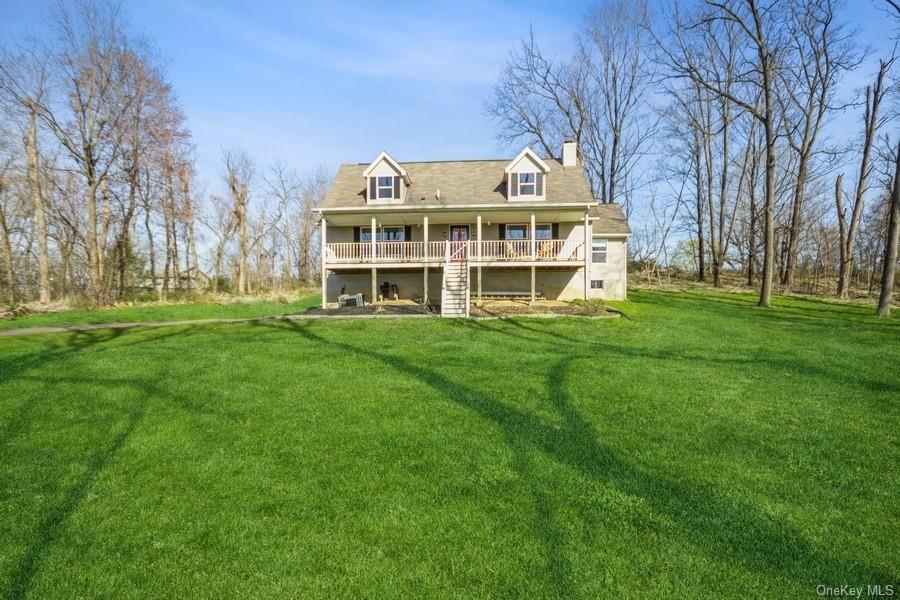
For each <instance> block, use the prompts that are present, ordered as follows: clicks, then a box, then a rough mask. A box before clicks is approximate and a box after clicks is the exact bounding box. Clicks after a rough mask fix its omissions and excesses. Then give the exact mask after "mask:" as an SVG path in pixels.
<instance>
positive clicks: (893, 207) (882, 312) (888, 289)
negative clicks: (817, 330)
mask: <svg viewBox="0 0 900 600" xmlns="http://www.w3.org/2000/svg"><path fill="white" fill-rule="evenodd" d="M898 12H900V9H898ZM886 237H887V239H886V240H885V245H884V260H883V262H882V272H881V293H880V294H879V296H878V311H877V315H878V316H879V317H889V316H891V302H892V301H893V298H894V278H895V274H896V272H897V256H898V247H900V143H898V144H897V152H896V154H895V155H894V180H893V182H892V184H891V192H890V204H889V206H888V230H887V236H886Z"/></svg>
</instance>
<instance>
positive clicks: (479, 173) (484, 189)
mask: <svg viewBox="0 0 900 600" xmlns="http://www.w3.org/2000/svg"><path fill="white" fill-rule="evenodd" d="M510 160H511V159H509V160H462V161H440V162H403V163H399V164H400V165H401V166H402V167H403V168H404V169H406V172H407V174H408V175H409V178H410V181H411V182H412V184H411V185H410V187H409V188H408V189H407V193H406V199H405V201H404V202H403V205H404V206H417V205H435V204H443V205H447V206H464V205H466V204H506V203H507V199H506V183H505V181H504V179H503V176H504V172H503V170H504V169H505V168H506V165H508V164H509V163H510ZM546 162H547V164H548V165H549V166H550V172H549V173H548V174H547V178H546V185H547V198H546V202H547V203H552V202H592V201H593V200H594V197H593V194H592V193H591V190H590V188H589V187H588V183H587V179H586V178H585V176H584V171H583V170H582V168H581V167H580V166H578V167H563V166H562V163H560V161H559V160H557V159H555V158H550V159H546ZM367 166H368V165H367V164H349V165H342V166H341V168H340V169H338V172H337V175H336V176H335V178H334V182H332V184H331V189H329V190H328V194H327V195H326V196H325V202H324V203H323V204H322V207H323V208H326V209H328V208H353V207H364V206H366V190H365V185H366V184H365V179H364V178H363V171H365V169H366V167H367ZM437 190H440V191H441V199H440V201H437V200H436V199H435V194H436V192H437ZM620 212H621V211H620Z"/></svg>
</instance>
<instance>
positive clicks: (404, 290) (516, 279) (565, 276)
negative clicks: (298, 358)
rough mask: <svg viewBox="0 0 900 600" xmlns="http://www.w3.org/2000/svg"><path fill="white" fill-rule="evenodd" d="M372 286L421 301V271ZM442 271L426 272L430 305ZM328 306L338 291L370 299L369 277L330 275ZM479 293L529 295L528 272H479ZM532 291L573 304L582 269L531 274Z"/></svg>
mask: <svg viewBox="0 0 900 600" xmlns="http://www.w3.org/2000/svg"><path fill="white" fill-rule="evenodd" d="M376 277H377V278H376V282H377V285H378V286H380V285H381V284H382V283H384V282H389V283H391V284H396V285H397V288H398V291H399V293H400V298H403V299H410V300H419V301H420V300H421V298H422V296H423V292H424V287H425V286H424V276H423V272H422V271H421V270H410V271H404V272H396V271H395V272H384V271H378V272H377V273H376ZM469 277H470V279H469V287H470V290H471V293H472V298H473V299H474V298H475V297H476V295H477V293H478V279H477V278H478V270H477V269H476V268H475V267H472V268H471V270H470V272H469ZM442 281H443V269H441V268H435V269H429V273H428V295H429V298H430V299H431V301H432V302H436V303H439V302H440V300H441V284H442ZM327 289H328V302H337V299H338V295H340V293H341V290H342V289H343V290H344V293H345V294H363V296H364V297H365V299H366V302H369V301H371V297H372V274H371V272H366V273H341V272H339V271H337V272H335V271H332V272H330V273H329V275H328V280H327ZM481 289H482V291H483V292H484V293H489V292H520V293H526V294H527V293H531V269H527V268H526V269H515V270H509V269H503V270H501V269H489V268H482V273H481ZM535 290H536V291H538V292H541V294H542V297H543V298H546V299H550V300H574V299H575V298H583V297H584V269H583V268H581V269H571V270H569V269H566V270H541V269H537V270H536V272H535Z"/></svg>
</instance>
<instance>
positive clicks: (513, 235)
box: [506, 225, 528, 240]
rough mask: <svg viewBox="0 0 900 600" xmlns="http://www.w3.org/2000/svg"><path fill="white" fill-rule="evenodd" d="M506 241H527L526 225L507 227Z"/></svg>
mask: <svg viewBox="0 0 900 600" xmlns="http://www.w3.org/2000/svg"><path fill="white" fill-rule="evenodd" d="M506 239H508V240H525V239H528V225H507V226H506Z"/></svg>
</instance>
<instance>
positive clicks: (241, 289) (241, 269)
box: [238, 197, 247, 296]
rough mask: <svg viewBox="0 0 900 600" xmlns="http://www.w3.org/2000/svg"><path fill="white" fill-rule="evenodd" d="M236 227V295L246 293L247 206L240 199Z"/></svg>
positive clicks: (242, 199)
mask: <svg viewBox="0 0 900 600" xmlns="http://www.w3.org/2000/svg"><path fill="white" fill-rule="evenodd" d="M238 226H239V228H240V229H239V232H240V233H239V240H238V246H239V251H240V261H239V263H238V294H240V295H242V296H243V295H244V294H246V293H247V204H246V202H245V200H244V198H243V197H242V198H241V199H240V200H239V202H238Z"/></svg>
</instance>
